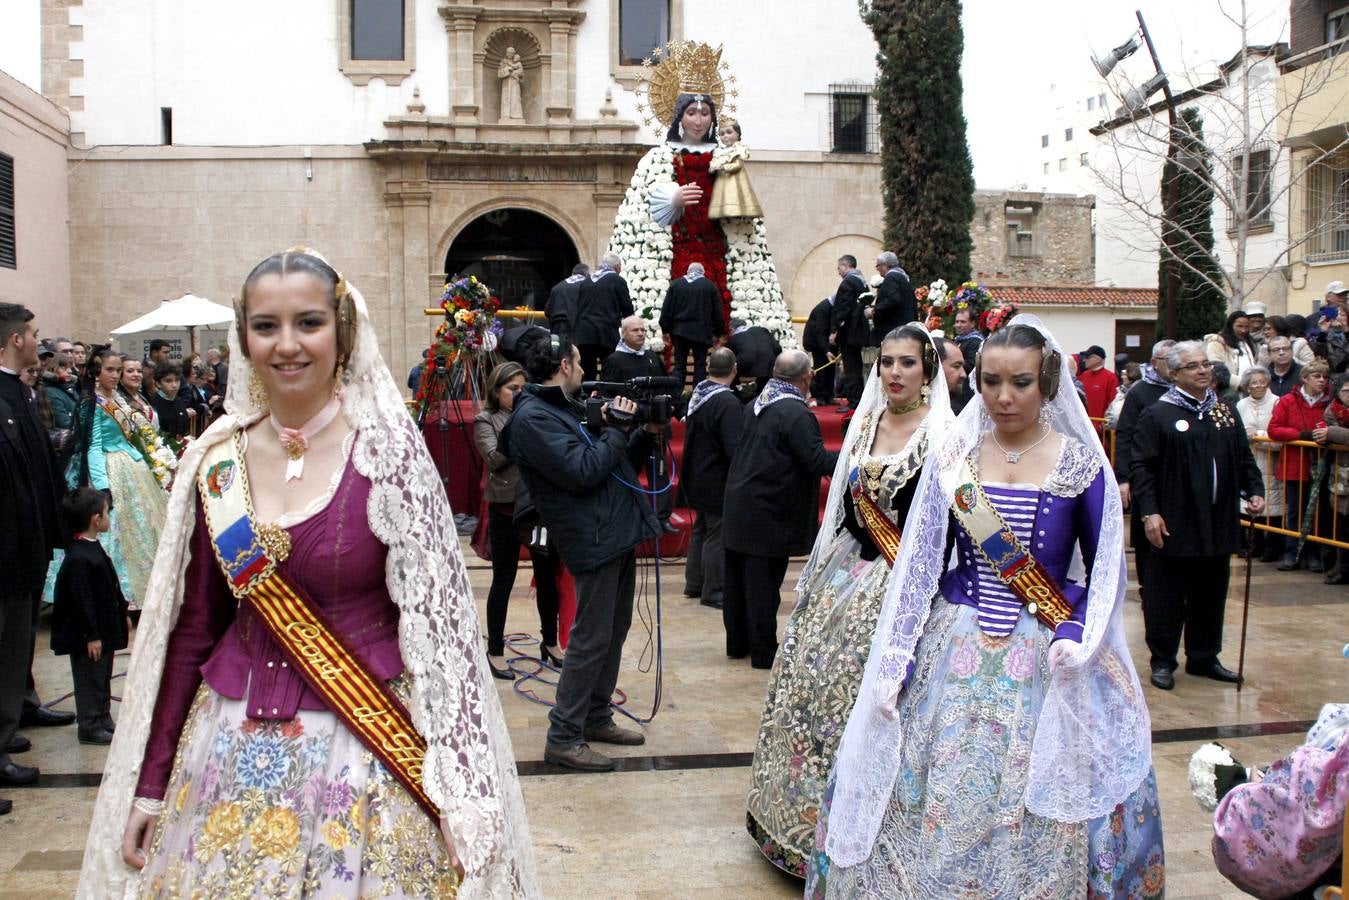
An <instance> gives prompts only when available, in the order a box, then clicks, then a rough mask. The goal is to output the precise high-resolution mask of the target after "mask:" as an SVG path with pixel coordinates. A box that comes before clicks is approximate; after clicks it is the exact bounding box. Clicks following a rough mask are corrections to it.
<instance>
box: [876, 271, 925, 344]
mask: <svg viewBox="0 0 1349 900" xmlns="http://www.w3.org/2000/svg"><path fill="white" fill-rule="evenodd" d="M916 321H918V297H917V296H916V295H915V294H914V292H913V285H912V284H910V283H909V279H908V276H906V275H905V274H904V273H903V272H901V271H899V269H891V270H890V271H889V272H886V273H885V278H884V279H883V280H882V281H881V286H880V287H878V288H876V303H875V305H874V307H873V312H872V317H871V326H872V331H871V333H872V335H873V337H872V342H873V343H874V344H875V345H876V346H877V347H879V346H880V345H881V341H882V340H883V339H884V338H885V336H886V335H887V334H889V333H890V332H892V331H894V330H895V329H896V328H898V327H899V326H901V325H907V324H908V323H910V322H916Z"/></svg>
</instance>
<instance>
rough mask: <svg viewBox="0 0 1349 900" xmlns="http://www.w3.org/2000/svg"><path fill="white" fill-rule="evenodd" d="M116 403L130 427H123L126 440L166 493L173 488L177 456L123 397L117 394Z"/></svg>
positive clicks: (148, 422) (156, 431) (138, 411)
mask: <svg viewBox="0 0 1349 900" xmlns="http://www.w3.org/2000/svg"><path fill="white" fill-rule="evenodd" d="M116 403H117V407H118V409H119V411H120V412H121V413H122V414H123V415H124V416H125V417H126V422H127V423H129V426H130V427H127V426H126V425H123V431H124V432H125V433H126V437H127V440H128V441H129V442H130V443H131V446H133V447H135V448H136V449H137V450H139V451H140V454H141V456H142V457H144V458H145V464H146V465H147V466H149V467H150V471H151V472H153V473H154V476H155V480H156V481H158V482H159V486H160V487H162V488H163V489H164V490H166V491H167V490H168V489H169V488H171V487H173V476H174V473H176V472H177V471H178V456H177V455H176V454H175V453H174V451H173V450H172V449H171V448H170V447H168V446H167V445H166V444H165V443H164V441H163V440H162V439H161V438H160V436H159V431H158V430H157V429H156V428H155V426H154V425H152V424H150V420H149V419H147V418H145V416H144V415H143V414H142V413H141V412H140V410H138V409H136V408H135V407H134V406H132V405H131V404H130V403H128V402H127V400H126V398H125V397H122V396H121V395H120V394H119V395H118V396H117V398H116ZM114 418H116V417H115V416H114ZM119 424H121V423H119Z"/></svg>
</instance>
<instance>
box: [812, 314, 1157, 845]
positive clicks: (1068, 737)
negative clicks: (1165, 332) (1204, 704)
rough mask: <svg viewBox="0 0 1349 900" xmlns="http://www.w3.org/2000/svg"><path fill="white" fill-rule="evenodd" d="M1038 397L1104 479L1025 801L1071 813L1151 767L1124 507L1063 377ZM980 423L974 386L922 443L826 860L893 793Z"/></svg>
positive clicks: (1091, 812)
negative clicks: (1071, 632) (1081, 624)
mask: <svg viewBox="0 0 1349 900" xmlns="http://www.w3.org/2000/svg"><path fill="white" fill-rule="evenodd" d="M1010 324H1012V325H1015V324H1023V325H1030V326H1032V327H1034V328H1036V329H1038V330H1039V331H1040V332H1041V333H1042V334H1043V335H1044V336H1045V337H1046V338H1047V339H1048V340H1049V342H1050V345H1051V346H1052V348H1053V350H1054V351H1055V352H1057V353H1062V349H1061V348H1060V347H1059V345H1058V343H1057V342H1055V341H1054V339H1053V337H1052V336H1051V335H1050V334H1049V332H1048V330H1047V329H1046V328H1045V327H1044V325H1043V323H1041V321H1040V320H1039V318H1038V317H1036V316H1031V315H1025V314H1022V315H1018V316H1017V317H1016V318H1014V319H1013V320H1012V322H1011V323H1010ZM1049 407H1050V411H1051V416H1052V418H1051V425H1052V427H1053V428H1054V429H1055V430H1056V431H1058V432H1059V433H1061V434H1063V435H1065V436H1066V437H1071V438H1075V439H1076V440H1077V441H1079V442H1081V443H1082V444H1083V445H1084V446H1085V447H1086V448H1088V450H1089V451H1090V452H1091V453H1092V454H1095V455H1096V456H1098V457H1099V459H1098V460H1096V461H1093V462H1099V465H1100V468H1101V471H1102V473H1103V474H1102V476H1101V477H1104V478H1105V479H1106V482H1107V483H1106V490H1105V491H1104V503H1105V509H1104V511H1103V516H1102V526H1101V534H1100V537H1099V542H1098V547H1097V553H1096V557H1095V560H1094V562H1093V564H1092V567H1091V571H1090V573H1089V585H1088V591H1087V619H1086V626H1085V629H1084V632H1083V637H1082V641H1081V643H1074V642H1066V643H1067V644H1068V647H1069V648H1070V649H1069V651H1068V653H1067V654H1066V655H1065V656H1064V657H1063V659H1062V660H1061V663H1060V665H1059V667H1058V669H1057V670H1056V671H1054V672H1053V673H1052V674H1051V675H1050V678H1049V686H1048V689H1047V691H1046V694H1045V697H1044V701H1043V704H1042V706H1041V709H1040V717H1039V720H1038V723H1037V725H1036V730H1035V740H1034V744H1033V745H1032V751H1031V758H1030V774H1029V778H1028V784H1027V789H1026V797H1025V804H1026V807H1027V809H1029V810H1030V811H1031V812H1033V813H1035V814H1037V815H1040V816H1044V817H1047V818H1051V819H1055V820H1058V821H1062V822H1081V821H1085V820H1087V819H1092V818H1095V817H1097V816H1101V815H1104V814H1106V813H1108V812H1110V811H1111V810H1113V809H1114V807H1115V806H1116V805H1117V804H1118V803H1120V802H1122V801H1123V800H1124V799H1126V798H1127V797H1128V796H1129V795H1130V794H1131V793H1133V792H1134V791H1135V790H1136V789H1137V788H1138V786H1139V785H1140V784H1141V783H1142V781H1143V779H1144V778H1145V777H1146V776H1147V774H1148V772H1149V771H1150V769H1151V767H1152V741H1151V724H1150V720H1149V717H1148V709H1147V705H1146V703H1145V702H1144V699H1143V692H1142V688H1141V687H1140V686H1139V683H1138V675H1137V673H1136V672H1135V671H1134V667H1133V662H1132V660H1131V659H1130V656H1129V648H1128V646H1127V645H1126V643H1125V638H1124V628H1123V619H1122V612H1121V610H1122V604H1123V599H1124V589H1125V582H1126V575H1125V567H1124V537H1123V513H1122V510H1121V507H1120V499H1119V492H1118V491H1117V490H1115V489H1114V488H1115V481H1114V475H1113V470H1112V469H1111V467H1110V464H1109V462H1108V460H1107V459H1106V457H1105V451H1104V449H1102V447H1101V444H1100V441H1099V439H1098V438H1097V436H1096V432H1095V430H1094V429H1093V428H1092V425H1091V421H1090V420H1089V419H1088V418H1087V412H1086V409H1085V408H1084V407H1083V405H1082V403H1081V401H1080V400H1079V399H1078V398H1077V395H1076V392H1075V391H1073V389H1072V385H1071V384H1070V383H1068V381H1067V379H1066V378H1065V380H1064V381H1063V383H1062V384H1061V387H1060V389H1059V391H1058V395H1057V396H1056V398H1055V399H1054V400H1053V401H1051V402H1050V403H1049ZM991 427H992V421H991V419H990V418H989V416H988V413H987V412H986V411H985V408H984V402H983V398H982V397H981V396H980V395H979V394H978V393H976V394H975V396H974V399H973V400H972V401H971V402H970V403H969V405H968V406H966V407H965V409H964V411H963V412H962V413H961V414H960V417H959V418H958V419H957V420H956V422H955V425H954V427H952V428H950V429H948V430H947V431H946V432H945V433H944V435H943V436H942V437H941V438H940V439H939V442H938V443H937V445H936V449H935V450H934V451H931V452H932V453H935V456H930V457H929V458H930V459H931V460H933V461H935V464H930V465H928V466H925V467H924V469H923V474H922V476H921V479H922V480H921V481H920V482H919V484H918V493H917V496H916V497H915V499H914V502H913V505H912V507H911V508H910V511H909V518H908V522H907V523H906V525H905V527H904V538H903V541H902V543H901V546H900V551H899V558H898V559H897V560H896V561H895V565H894V576H893V577H892V578H891V579H890V585H889V587H888V588H887V591H886V596H885V603H884V605H883V607H882V609H881V615H880V620H879V622H878V623H877V626H876V636H875V639H874V640H873V642H872V646H871V654H870V656H869V658H868V659H867V667H866V671H865V673H864V675H863V678H862V687H861V690H860V691H859V693H858V697H857V703H856V705H855V706H854V707H853V711H852V715H851V716H850V717H849V719H848V724H847V727H846V729H845V731H844V734H843V740H842V743H841V744H840V747H839V755H838V762H837V764H836V765H837V768H836V770H835V775H834V778H835V786H834V795H833V803H832V806H831V809H830V813H829V821H828V838H827V847H826V850H827V852H828V854H829V857H830V860H831V862H832V863H833V864H835V865H845V866H848V865H857V864H860V863H862V862H864V861H865V860H866V859H867V858H868V857H869V856H870V855H871V852H872V847H873V846H874V845H875V842H876V838H877V835H878V833H879V831H880V827H881V819H882V816H883V815H884V813H885V809H886V806H887V804H888V803H889V802H890V798H891V796H892V795H893V793H894V788H895V780H896V778H897V776H898V772H899V766H900V751H901V747H900V740H901V738H900V727H899V722H898V720H897V717H896V708H897V705H898V701H899V694H900V691H901V689H902V687H903V684H904V679H905V676H906V673H907V672H908V670H909V667H910V665H911V664H912V663H913V661H914V657H915V653H916V648H917V644H918V641H919V640H920V639H921V637H922V635H923V628H924V624H925V622H926V620H927V617H928V613H929V612H930V610H931V608H932V604H933V600H934V596H935V594H936V592H937V582H938V579H939V578H940V576H941V575H942V572H943V571H944V570H945V568H946V539H947V526H948V521H949V513H948V510H949V502H950V497H951V491H952V489H953V488H954V487H955V485H954V473H955V472H956V467H957V466H959V464H960V463H961V461H962V460H964V459H965V458H966V457H967V456H968V455H969V454H970V453H971V452H972V451H973V450H974V449H975V448H976V446H977V445H978V442H979V439H980V437H981V435H982V434H983V433H984V432H985V431H987V430H988V429H989V428H991Z"/></svg>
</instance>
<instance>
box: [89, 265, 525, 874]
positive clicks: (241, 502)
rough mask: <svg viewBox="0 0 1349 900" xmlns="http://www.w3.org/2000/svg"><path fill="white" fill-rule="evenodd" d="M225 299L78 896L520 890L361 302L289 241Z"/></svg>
mask: <svg viewBox="0 0 1349 900" xmlns="http://www.w3.org/2000/svg"><path fill="white" fill-rule="evenodd" d="M240 297H241V300H240V302H239V304H238V307H237V309H236V328H235V330H234V331H232V332H231V334H230V340H231V353H230V360H231V363H230V365H231V371H230V377H229V394H228V397H227V399H226V407H227V409H228V411H229V414H228V415H226V416H225V417H224V418H222V419H220V420H219V421H217V422H216V423H214V425H212V427H211V428H210V429H209V430H208V431H207V432H206V433H205V434H203V435H202V437H201V438H200V439H198V440H197V441H194V442H193V444H192V446H191V447H190V448H189V450H188V451H187V453H186V454H185V455H184V457H183V460H182V465H181V468H180V470H179V477H178V480H177V482H176V485H175V490H174V492H173V495H172V497H171V499H170V506H169V515H168V521H167V523H166V526H165V530H164V535H163V540H162V542H161V544H160V547H159V552H158V556H157V558H156V561H155V566H154V570H153V573H152V575H151V578H150V588H149V590H148V591H147V595H146V605H145V611H144V614H143V616H142V619H141V623H140V629H139V634H138V635H137V641H136V647H135V650H134V652H133V655H132V660H131V666H130V669H129V671H128V676H127V683H126V687H125V691H124V697H123V706H122V717H121V719H120V721H119V723H118V729H117V732H116V736H115V738H114V742H113V746H112V749H111V752H110V754H109V757H108V762H107V768H106V770H105V773H104V778H103V783H102V788H101V790H100V792H99V798H98V803H97V807H96V810H95V814H94V819H93V824H92V826H91V829H90V836H89V841H88V850H87V851H86V854H85V860H84V869H83V871H82V873H81V880H80V889H79V893H80V896H87V897H94V896H97V897H108V896H219V897H224V896H268V897H280V896H323V897H330V896H332V897H358V896H388V897H421V896H459V897H498V896H530V897H532V896H538V895H539V888H538V884H537V878H536V875H535V872H534V863H533V853H532V848H531V843H530V839H529V830H528V825H527V823H526V821H525V817H524V809H523V802H522V799H521V796H520V789H519V783H518V779H517V777H516V772H515V763H514V757H513V754H512V752H511V746H510V740H509V737H508V735H507V733H506V728H505V723H504V720H503V716H502V712H501V707H500V704H499V702H498V699H497V695H496V690H495V687H494V686H493V685H494V683H493V682H492V680H491V676H490V674H489V672H488V668H487V664H486V659H485V657H484V654H483V650H482V645H481V638H480V634H479V631H478V625H477V615H476V612H475V609H474V604H473V597H472V594H471V592H470V590H469V585H468V579H467V577H466V574H465V571H464V566H463V559H462V557H461V555H460V551H459V542H458V539H457V536H456V535H455V532H454V525H453V519H452V517H451V512H450V509H449V506H448V505H447V504H446V502H445V495H444V492H443V491H442V490H441V489H440V484H439V480H438V478H437V477H436V473H435V469H434V467H433V466H432V464H431V460H430V457H429V456H428V454H427V452H426V448H425V446H424V445H423V443H422V441H421V438H420V436H419V435H418V434H417V431H416V429H415V427H414V425H413V423H412V421H411V420H410V419H409V418H408V417H407V414H406V412H405V411H404V408H403V403H402V396H401V394H400V392H399V391H398V388H397V386H396V384H395V383H394V381H393V378H392V376H391V375H390V374H389V371H388V369H387V367H386V366H385V365H384V362H383V360H382V359H381V358H380V355H379V348H378V343H377V341H376V338H375V334H374V330H373V329H372V328H371V325H370V320H369V316H368V314H367V311H366V308H365V303H364V300H363V299H362V298H361V297H360V294H359V293H358V292H357V291H356V290H355V289H354V288H353V287H351V286H350V285H348V284H347V283H346V282H345V280H344V279H343V278H342V277H341V276H340V275H339V274H338V273H337V272H336V271H335V270H334V269H333V268H332V267H331V266H329V265H328V264H327V262H326V261H324V260H323V259H322V258H321V257H319V256H318V255H317V254H315V253H313V252H312V251H308V250H303V249H300V250H294V251H287V252H285V253H278V254H276V255H274V256H271V257H268V258H267V259H266V260H264V261H263V262H261V263H259V264H258V266H257V267H256V268H255V269H254V270H253V272H252V273H251V274H250V275H249V277H248V279H247V280H246V281H245V282H244V286H243V289H242V291H241V292H240Z"/></svg>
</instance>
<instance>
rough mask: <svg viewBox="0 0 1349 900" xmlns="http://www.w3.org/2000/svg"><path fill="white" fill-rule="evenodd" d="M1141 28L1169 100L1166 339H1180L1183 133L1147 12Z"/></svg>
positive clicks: (1140, 16) (1164, 238) (1164, 211)
mask: <svg viewBox="0 0 1349 900" xmlns="http://www.w3.org/2000/svg"><path fill="white" fill-rule="evenodd" d="M1134 12H1135V15H1137V16H1138V27H1139V29H1140V30H1141V31H1142V32H1143V43H1145V44H1146V45H1147V48H1148V55H1149V56H1151V57H1152V65H1153V68H1155V69H1156V70H1157V74H1158V75H1159V76H1162V96H1163V97H1165V98H1166V115H1167V119H1168V128H1167V148H1166V165H1165V166H1164V167H1163V169H1162V171H1163V172H1166V171H1167V170H1168V169H1169V170H1170V173H1171V174H1170V177H1167V178H1166V179H1165V181H1164V182H1163V184H1162V246H1163V248H1164V250H1163V253H1164V254H1165V257H1166V259H1165V260H1164V262H1165V264H1166V337H1167V338H1168V339H1169V340H1175V339H1176V332H1177V330H1178V325H1177V316H1176V307H1177V306H1178V305H1179V304H1180V256H1179V253H1178V252H1177V248H1176V204H1177V202H1178V200H1179V198H1178V197H1177V196H1176V194H1177V193H1179V184H1178V182H1179V180H1180V178H1179V175H1180V172H1179V167H1178V165H1177V163H1176V152H1177V150H1178V148H1179V146H1180V129H1179V128H1178V127H1177V126H1176V98H1175V97H1174V96H1173V95H1172V93H1171V83H1170V81H1169V80H1167V79H1166V78H1165V73H1164V72H1163V71H1162V63H1161V60H1159V59H1158V58H1157V48H1156V47H1154V46H1153V44H1152V35H1150V34H1148V26H1147V23H1146V22H1144V21H1143V11H1142V10H1141V9H1140V10H1135V11H1134Z"/></svg>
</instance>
